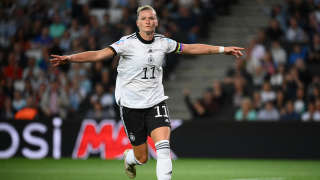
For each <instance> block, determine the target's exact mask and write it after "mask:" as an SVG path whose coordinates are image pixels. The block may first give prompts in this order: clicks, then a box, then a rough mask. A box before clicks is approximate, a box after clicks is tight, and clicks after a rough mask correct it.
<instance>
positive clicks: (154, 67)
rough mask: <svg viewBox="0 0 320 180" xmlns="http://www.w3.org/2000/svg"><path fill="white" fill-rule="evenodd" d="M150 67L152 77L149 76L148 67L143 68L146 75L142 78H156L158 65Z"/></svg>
mask: <svg viewBox="0 0 320 180" xmlns="http://www.w3.org/2000/svg"><path fill="white" fill-rule="evenodd" d="M150 69H151V72H152V74H151V76H150V77H148V76H147V72H148V67H145V68H143V72H144V76H143V77H142V78H141V79H155V78H156V77H155V76H154V71H155V70H156V66H152V67H151V68H150Z"/></svg>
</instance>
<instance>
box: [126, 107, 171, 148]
mask: <svg viewBox="0 0 320 180" xmlns="http://www.w3.org/2000/svg"><path fill="white" fill-rule="evenodd" d="M120 115H121V119H122V121H123V124H124V127H125V130H126V133H127V136H128V138H129V140H130V142H131V144H132V145H134V146H138V145H141V144H143V143H145V142H146V141H147V137H148V136H150V133H151V132H152V130H154V129H156V128H158V127H162V126H168V127H171V126H170V118H169V111H168V108H167V104H166V103H165V101H163V102H161V103H159V104H157V105H155V106H153V107H151V108H146V109H131V108H127V107H124V106H120Z"/></svg>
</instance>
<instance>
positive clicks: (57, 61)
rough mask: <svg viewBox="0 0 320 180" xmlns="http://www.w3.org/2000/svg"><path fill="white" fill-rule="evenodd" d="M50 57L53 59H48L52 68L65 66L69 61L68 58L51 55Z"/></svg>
mask: <svg viewBox="0 0 320 180" xmlns="http://www.w3.org/2000/svg"><path fill="white" fill-rule="evenodd" d="M51 57H53V59H50V63H51V64H52V65H53V67H58V66H60V65H63V64H67V63H68V62H69V60H70V56H59V55H54V54H52V55H51Z"/></svg>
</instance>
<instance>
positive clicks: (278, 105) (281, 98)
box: [275, 90, 286, 111]
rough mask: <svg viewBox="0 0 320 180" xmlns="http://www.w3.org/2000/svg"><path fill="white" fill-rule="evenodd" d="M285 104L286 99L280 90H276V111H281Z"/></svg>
mask: <svg viewBox="0 0 320 180" xmlns="http://www.w3.org/2000/svg"><path fill="white" fill-rule="evenodd" d="M285 102H286V97H285V95H284V93H283V91H282V90H278V91H277V98H276V102H275V106H276V108H277V109H278V110H280V111H281V110H282V109H283V107H284V106H285Z"/></svg>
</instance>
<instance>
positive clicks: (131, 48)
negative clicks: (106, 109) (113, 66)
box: [110, 33, 181, 109]
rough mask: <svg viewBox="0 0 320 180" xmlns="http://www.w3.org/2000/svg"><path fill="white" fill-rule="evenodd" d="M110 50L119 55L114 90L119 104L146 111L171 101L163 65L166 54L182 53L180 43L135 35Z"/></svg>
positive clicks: (122, 40)
mask: <svg viewBox="0 0 320 180" xmlns="http://www.w3.org/2000/svg"><path fill="white" fill-rule="evenodd" d="M110 48H111V49H112V50H113V51H114V53H115V54H118V55H119V56H120V60H119V64H118V68H117V71H118V76H117V81H116V90H115V96H116V102H117V104H121V105H122V106H125V107H128V108H134V109H144V108H149V107H152V106H154V105H156V104H158V103H160V102H161V101H163V100H166V99H168V97H167V96H165V95H164V89H163V84H162V75H163V68H162V65H163V63H164V60H165V55H166V54H167V53H171V52H177V53H179V52H181V44H180V43H177V42H176V41H174V40H172V39H169V38H166V37H165V36H163V35H160V34H155V35H154V38H153V40H151V41H146V40H144V39H142V37H141V36H140V34H139V33H134V34H131V35H128V36H124V37H122V38H121V39H120V40H119V41H117V42H115V43H113V44H112V45H110Z"/></svg>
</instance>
